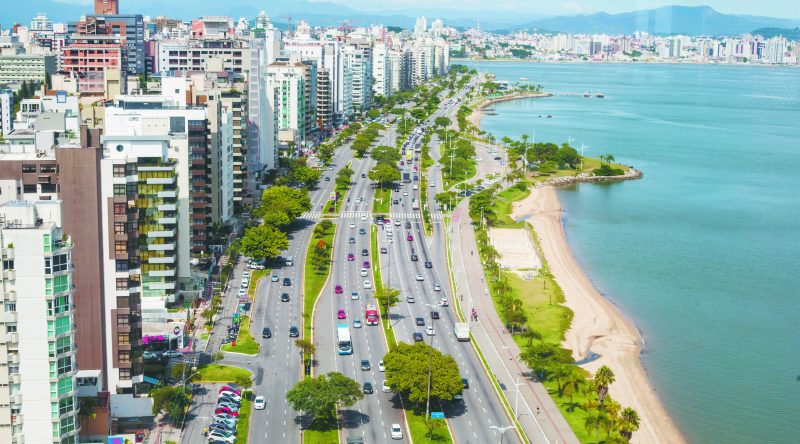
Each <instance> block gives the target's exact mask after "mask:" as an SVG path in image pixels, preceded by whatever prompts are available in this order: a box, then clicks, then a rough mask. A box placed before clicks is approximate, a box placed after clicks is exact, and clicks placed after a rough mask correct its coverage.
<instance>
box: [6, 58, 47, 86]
mask: <svg viewBox="0 0 800 444" xmlns="http://www.w3.org/2000/svg"><path fill="white" fill-rule="evenodd" d="M55 71H56V58H55V56H52V55H37V54H16V55H3V56H0V84H2V83H16V82H19V83H22V82H44V81H45V78H46V77H47V76H48V75H50V74H53V73H54V72H55Z"/></svg>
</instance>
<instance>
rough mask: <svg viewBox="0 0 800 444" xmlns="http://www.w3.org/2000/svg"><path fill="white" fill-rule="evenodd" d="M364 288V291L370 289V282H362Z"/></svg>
mask: <svg viewBox="0 0 800 444" xmlns="http://www.w3.org/2000/svg"><path fill="white" fill-rule="evenodd" d="M364 288H366V289H370V288H372V282H370V281H364Z"/></svg>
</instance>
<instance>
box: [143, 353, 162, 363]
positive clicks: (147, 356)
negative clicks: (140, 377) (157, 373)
mask: <svg viewBox="0 0 800 444" xmlns="http://www.w3.org/2000/svg"><path fill="white" fill-rule="evenodd" d="M142 357H143V358H144V360H145V361H157V360H159V359H161V353H158V352H151V351H146V352H144V353H142Z"/></svg>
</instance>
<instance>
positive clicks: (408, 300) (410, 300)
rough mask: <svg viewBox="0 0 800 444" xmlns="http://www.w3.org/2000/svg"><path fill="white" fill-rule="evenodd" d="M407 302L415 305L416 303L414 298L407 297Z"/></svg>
mask: <svg viewBox="0 0 800 444" xmlns="http://www.w3.org/2000/svg"><path fill="white" fill-rule="evenodd" d="M406 302H408V303H409V304H413V303H414V302H416V301H415V300H414V296H406Z"/></svg>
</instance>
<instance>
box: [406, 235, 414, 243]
mask: <svg viewBox="0 0 800 444" xmlns="http://www.w3.org/2000/svg"><path fill="white" fill-rule="evenodd" d="M406 240H407V241H409V242H411V241H413V240H414V236H412V235H410V234H409V235H408V236H406Z"/></svg>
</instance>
